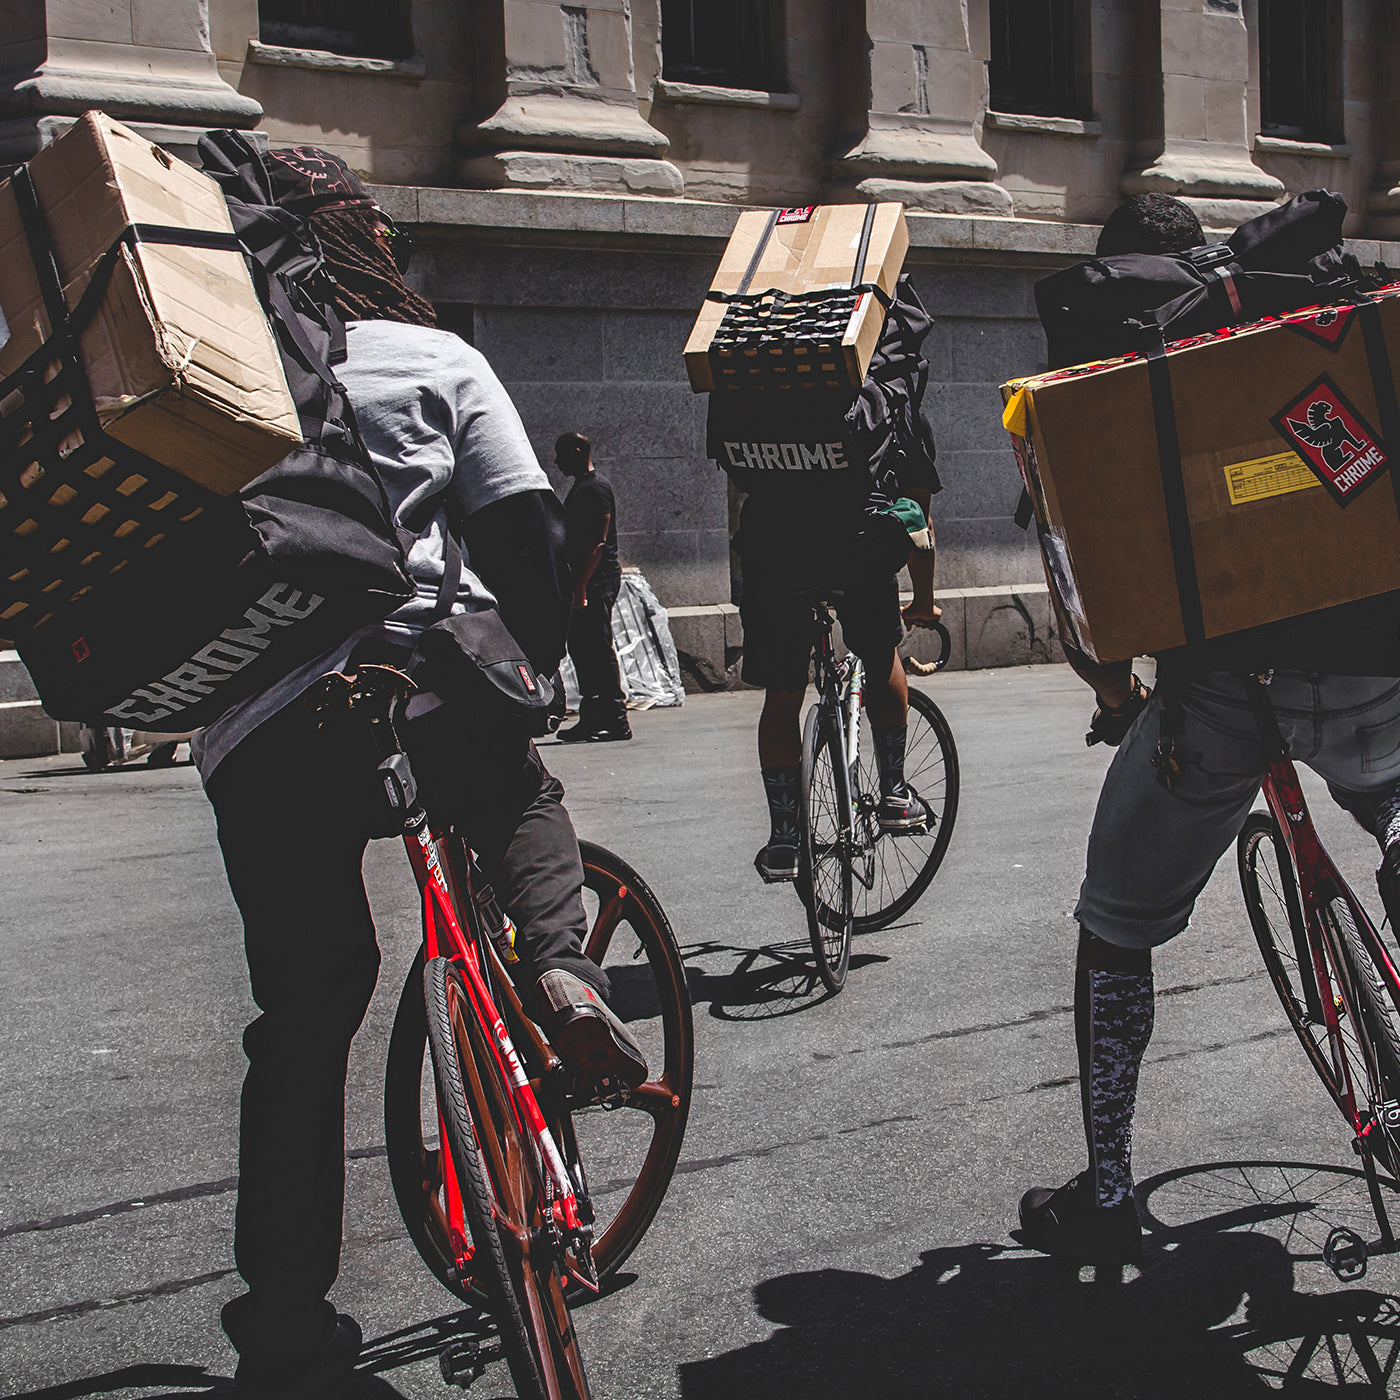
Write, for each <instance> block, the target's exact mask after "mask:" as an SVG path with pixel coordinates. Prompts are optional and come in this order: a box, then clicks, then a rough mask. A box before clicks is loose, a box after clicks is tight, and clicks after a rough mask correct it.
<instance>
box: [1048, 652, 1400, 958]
mask: <svg viewBox="0 0 1400 1400" xmlns="http://www.w3.org/2000/svg"><path fill="white" fill-rule="evenodd" d="M1268 695H1269V699H1270V701H1271V702H1272V704H1273V707H1274V713H1275V714H1276V715H1277V716H1278V723H1279V729H1280V730H1281V731H1282V733H1283V737H1284V739H1285V740H1286V741H1287V743H1288V745H1289V749H1290V751H1291V753H1292V756H1293V758H1294V760H1295V762H1299V763H1305V764H1307V766H1308V767H1309V768H1311V769H1313V770H1314V771H1315V772H1316V773H1318V774H1319V775H1320V776H1321V777H1322V778H1324V779H1325V780H1326V782H1327V786H1328V787H1329V789H1330V790H1331V793H1332V796H1333V797H1334V798H1335V799H1336V800H1337V802H1338V803H1339V804H1340V805H1341V806H1342V807H1344V808H1345V809H1346V810H1347V811H1349V812H1351V813H1353V814H1354V815H1355V816H1356V817H1357V818H1358V819H1359V820H1360V821H1361V823H1362V825H1363V826H1365V827H1367V828H1368V829H1369V830H1374V817H1373V803H1374V801H1375V799H1376V798H1377V797H1379V796H1381V795H1382V794H1384V793H1386V792H1388V791H1390V790H1392V789H1393V788H1394V787H1395V786H1396V785H1397V783H1400V680H1396V679H1395V678H1394V677H1391V676H1325V675H1316V674H1311V673H1304V672H1299V671H1278V672H1276V673H1275V675H1274V679H1273V684H1272V685H1270V687H1269V690H1268ZM1181 699H1182V704H1181V718H1180V723H1179V725H1178V729H1177V734H1176V738H1175V757H1176V759H1177V762H1178V763H1179V764H1180V766H1181V771H1180V773H1179V774H1178V775H1177V776H1176V778H1175V780H1174V782H1173V787H1172V790H1171V791H1170V792H1169V791H1168V790H1167V789H1166V788H1165V787H1164V786H1163V785H1162V784H1161V783H1160V782H1158V780H1157V770H1156V769H1155V768H1153V766H1152V756H1153V754H1154V753H1155V752H1156V748H1157V741H1158V739H1159V737H1160V736H1161V722H1162V701H1161V697H1160V696H1154V697H1153V699H1152V701H1151V703H1150V704H1149V705H1148V706H1147V708H1146V709H1145V710H1144V711H1143V712H1142V714H1141V715H1139V716H1138V719H1137V722H1136V723H1135V724H1134V725H1133V727H1132V728H1131V729H1130V730H1129V731H1128V735H1127V737H1126V738H1125V739H1124V740H1123V743H1122V744H1121V745H1120V746H1119V749H1118V752H1117V754H1116V755H1115V757H1114V760H1113V763H1112V764H1111V765H1110V767H1109V770H1108V774H1107V776H1106V777H1105V778H1104V784H1103V791H1102V792H1100V794H1099V804H1098V808H1097V810H1096V811H1095V813H1094V825H1093V829H1092V830H1091V831H1090V834H1089V855H1088V862H1087V866H1086V869H1085V875H1084V884H1083V886H1082V887H1081V888H1080V891H1079V903H1078V905H1077V906H1076V908H1075V911H1074V917H1075V918H1076V919H1078V920H1079V922H1080V923H1081V924H1082V925H1083V926H1084V927H1085V928H1086V929H1088V931H1089V932H1090V933H1093V934H1096V935H1097V936H1098V937H1100V938H1102V939H1104V940H1105V941H1106V942H1109V943H1114V944H1117V945H1118V946H1119V947H1122V948H1152V947H1155V946H1156V945H1157V944H1159V943H1165V942H1166V941H1167V940H1168V939H1170V938H1175V937H1176V935H1177V934H1178V933H1180V932H1181V931H1182V930H1183V929H1184V928H1185V927H1186V925H1187V923H1188V922H1189V921H1190V918H1191V910H1192V908H1193V907H1194V906H1195V903H1196V897H1197V896H1198V895H1199V894H1200V892H1201V890H1202V889H1203V888H1204V887H1205V883H1206V881H1207V880H1208V879H1210V875H1211V872H1212V871H1213V870H1214V869H1215V865H1216V862H1217V861H1218V860H1219V859H1220V857H1221V856H1222V855H1224V853H1225V852H1226V851H1227V850H1228V849H1229V847H1230V845H1231V844H1232V843H1233V841H1234V840H1235V837H1236V836H1238V835H1239V832H1240V828H1241V827H1242V826H1243V825H1244V822H1245V818H1246V817H1247V816H1248V815H1249V812H1250V809H1251V808H1252V807H1253V805H1254V800H1255V798H1256V797H1257V796H1258V795H1259V787H1260V783H1261V782H1262V780H1263V776H1264V770H1265V768H1266V766H1267V765H1266V764H1265V760H1264V752H1263V745H1262V743H1261V741H1260V738H1259V731H1258V729H1257V728H1256V727H1255V723H1254V717H1253V715H1252V714H1251V712H1250V709H1249V702H1248V700H1247V699H1246V697H1245V693H1244V685H1243V682H1242V681H1241V680H1239V679H1238V678H1237V677H1235V676H1231V675H1228V674H1225V673H1218V674H1212V675H1208V676H1204V677H1201V678H1199V679H1197V680H1194V681H1190V682H1187V683H1186V684H1185V686H1184V688H1183V689H1182V691H1181Z"/></svg>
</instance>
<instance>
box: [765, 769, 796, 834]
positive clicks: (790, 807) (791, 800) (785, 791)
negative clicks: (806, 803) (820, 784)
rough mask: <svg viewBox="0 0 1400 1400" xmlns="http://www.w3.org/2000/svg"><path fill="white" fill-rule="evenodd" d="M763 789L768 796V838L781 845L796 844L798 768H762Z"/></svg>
mask: <svg viewBox="0 0 1400 1400" xmlns="http://www.w3.org/2000/svg"><path fill="white" fill-rule="evenodd" d="M761 771H762V773H763V791H764V793H765V794H766V796H767V798H768V820H769V823H770V831H769V836H768V840H769V841H770V843H771V842H776V843H777V844H779V845H783V846H795V845H796V844H797V788H798V784H799V782H800V781H801V769H799V768H787V767H781V768H764V769H762V770H761Z"/></svg>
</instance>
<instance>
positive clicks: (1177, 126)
mask: <svg viewBox="0 0 1400 1400" xmlns="http://www.w3.org/2000/svg"><path fill="white" fill-rule="evenodd" d="M1206 87H1207V83H1206V80H1205V79H1204V78H1194V77H1190V76H1187V75H1185V74H1181V73H1168V74H1166V75H1165V76H1164V77H1163V79H1162V101H1163V105H1164V110H1165V112H1166V120H1167V124H1168V126H1169V128H1170V130H1171V132H1172V134H1173V135H1174V136H1175V137H1177V138H1179V139H1180V140H1183V141H1204V140H1205V139H1206Z"/></svg>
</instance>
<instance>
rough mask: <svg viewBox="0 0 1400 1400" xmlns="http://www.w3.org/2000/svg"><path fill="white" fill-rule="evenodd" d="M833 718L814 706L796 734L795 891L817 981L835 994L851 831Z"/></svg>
mask: <svg viewBox="0 0 1400 1400" xmlns="http://www.w3.org/2000/svg"><path fill="white" fill-rule="evenodd" d="M838 724H839V720H838V719H837V718H836V716H835V715H834V714H831V713H829V712H828V711H827V710H826V709H824V707H823V706H822V705H821V704H820V703H818V704H816V705H813V706H812V708H811V709H810V710H808V712H807V722H806V725H805V726H804V729H803V733H802V786H801V790H800V793H799V806H798V823H799V825H800V827H801V829H802V845H801V847H800V850H799V862H798V864H799V869H798V889H799V892H800V893H801V894H802V897H803V903H804V904H805V905H806V908H807V932H808V934H809V935H810V936H811V939H812V951H813V953H815V954H816V959H817V972H818V974H819V975H820V976H821V979H822V981H823V982H825V983H826V985H827V986H828V987H829V988H830V989H831V990H832V991H833V992H839V991H840V990H841V988H842V987H843V986H845V984H846V971H847V969H848V968H849V966H850V962H851V930H852V927H853V920H854V914H853V906H852V889H851V886H852V876H851V845H852V833H851V830H850V828H849V826H848V825H847V823H846V822H845V821H843V819H842V813H841V799H840V795H839V793H838V791H837V781H838V775H839V774H840V771H841V765H842V758H841V754H842V751H843V746H842V744H841V738H840V735H839V733H838V732H837V725H838Z"/></svg>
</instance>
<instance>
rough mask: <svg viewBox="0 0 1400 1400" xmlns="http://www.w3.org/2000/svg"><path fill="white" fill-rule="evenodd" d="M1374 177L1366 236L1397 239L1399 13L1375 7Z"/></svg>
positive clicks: (1399, 220) (1399, 202)
mask: <svg viewBox="0 0 1400 1400" xmlns="http://www.w3.org/2000/svg"><path fill="white" fill-rule="evenodd" d="M1374 23H1375V25H1376V45H1375V63H1376V69H1375V73H1376V81H1375V87H1374V88H1373V91H1374V92H1375V94H1376V176H1375V181H1374V183H1373V185H1372V194H1371V199H1370V202H1369V204H1368V206H1367V207H1368V209H1369V210H1370V218H1369V220H1368V221H1367V224H1366V232H1367V234H1368V235H1369V236H1370V237H1372V238H1393V239H1400V13H1397V12H1396V11H1395V9H1394V7H1393V6H1391V5H1388V4H1382V5H1378V6H1377V7H1376V16H1375V20H1374Z"/></svg>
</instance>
